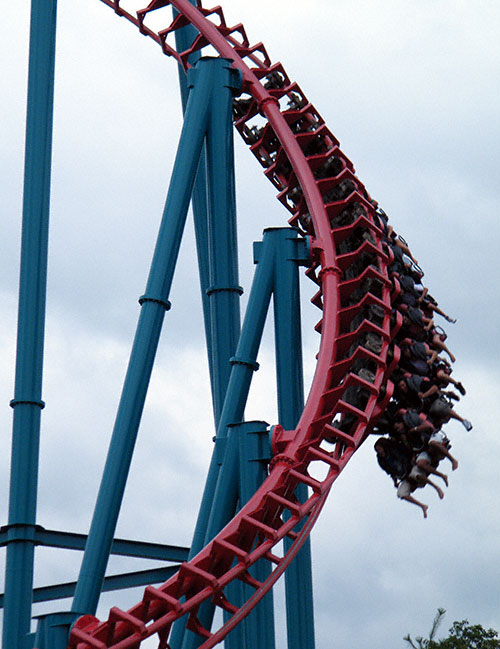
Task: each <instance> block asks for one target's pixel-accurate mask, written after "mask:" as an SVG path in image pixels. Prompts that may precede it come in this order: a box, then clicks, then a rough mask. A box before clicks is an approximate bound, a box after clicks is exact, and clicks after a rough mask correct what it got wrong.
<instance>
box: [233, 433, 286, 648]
mask: <svg viewBox="0 0 500 649" xmlns="http://www.w3.org/2000/svg"><path fill="white" fill-rule="evenodd" d="M234 435H236V436H237V437H238V446H239V492H240V507H243V506H244V505H245V504H246V503H247V502H248V501H249V500H250V498H251V497H252V496H253V495H254V493H255V492H256V491H257V489H258V488H259V487H260V485H261V484H262V483H263V482H264V480H265V479H266V477H267V465H268V464H269V460H270V459H271V444H270V438H269V433H268V425H267V424H266V422H263V421H248V422H244V423H241V424H234V425H232V426H230V436H234ZM250 573H251V574H252V576H253V577H254V578H255V579H258V580H259V581H265V580H266V579H267V577H268V576H269V574H270V565H269V562H268V561H262V562H260V563H259V562H258V563H257V564H256V565H255V566H253V567H252V568H251V569H250ZM241 587H242V589H244V590H247V597H245V600H246V599H248V597H249V596H250V595H252V594H253V592H254V589H253V588H252V587H251V586H248V585H247V584H241ZM229 600H230V601H232V599H231V597H229ZM273 606H274V604H273V592H272V591H271V592H269V593H268V594H267V595H266V596H265V597H264V598H263V599H262V601H261V602H259V604H257V606H256V607H255V608H254V610H253V611H252V612H251V613H250V615H249V616H248V617H246V618H245V619H244V620H243V621H242V622H241V623H240V624H239V625H238V626H237V627H236V629H235V630H234V631H233V632H231V633H230V634H229V636H228V638H227V639H228V640H231V644H230V645H228V646H231V647H234V649H259V647H265V649H274V646H275V638H274V608H273ZM240 627H241V633H240V637H239V638H237V637H235V638H234V640H236V639H237V640H238V641H239V643H240V644H237V643H236V642H232V638H233V634H234V633H235V631H237V630H238V629H239V628H240ZM241 635H243V638H242V637H241Z"/></svg>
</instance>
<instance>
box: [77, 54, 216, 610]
mask: <svg viewBox="0 0 500 649" xmlns="http://www.w3.org/2000/svg"><path fill="white" fill-rule="evenodd" d="M191 83H192V84H193V89H192V91H191V94H190V97H189V101H188V105H187V108H186V116H185V122H184V126H183V129H182V134H181V138H180V142H179V148H178V151H177V156H176V160H175V164H174V169H173V172H172V177H171V181H170V187H169V191H168V195H167V200H166V204H165V209H164V213H163V218H162V222H161V226H160V231H159V235H158V240H157V243H156V248H155V252H154V257H153V261H152V264H151V270H150V274H149V278H148V283H147V287H146V293H145V295H143V296H142V297H141V298H140V300H139V302H140V304H141V314H140V317H139V322H138V325H137V331H136V335H135V339H134V343H133V347H132V352H131V355H130V361H129V366H128V369H127V374H126V377H125V382H124V386H123V390H122V395H121V399H120V404H119V406H118V412H117V416H116V421H115V426H114V429H113V435H112V438H111V443H110V447H109V451H108V456H107V460H106V465H105V468H104V473H103V477H102V481H101V487H100V490H99V494H98V497H97V503H96V507H95V510H94V516H93V519H92V524H91V528H90V532H89V536H88V540H87V544H86V548H85V553H84V557H83V561H82V566H81V569H80V575H79V578H78V582H77V585H76V590H75V597H74V600H73V607H72V610H73V611H75V612H78V613H91V614H93V613H95V610H96V607H97V603H98V601H99V595H100V592H101V587H102V582H103V580H104V574H105V570H106V565H107V562H108V557H109V552H110V549H111V543H112V540H113V536H114V532H115V528H116V522H117V519H118V514H119V510H120V506H121V501H122V498H123V493H124V490H125V484H126V480H127V476H128V471H129V468H130V463H131V460H132V453H133V450H134V445H135V440H136V438H137V432H138V428H139V423H140V419H141V415H142V410H143V407H144V401H145V398H146V392H147V388H148V384H149V379H150V376H151V371H152V367H153V362H154V357H155V354H156V350H157V346H158V340H159V337H160V332H161V327H162V324H163V318H164V314H165V310H166V309H168V308H170V304H169V302H168V296H169V292H170V287H171V283H172V278H173V273H174V269H175V264H176V261H177V256H178V252H179V246H180V242H181V238H182V233H183V230H184V224H185V220H186V214H187V210H188V206H189V201H190V198H191V192H192V188H193V183H194V179H195V175H196V170H197V168H198V161H199V157H200V153H201V148H202V144H203V139H204V137H205V132H206V128H207V122H208V110H209V101H210V94H211V88H212V85H213V79H212V68H211V67H210V66H203V65H200V66H199V67H197V68H195V69H194V70H192V71H191Z"/></svg>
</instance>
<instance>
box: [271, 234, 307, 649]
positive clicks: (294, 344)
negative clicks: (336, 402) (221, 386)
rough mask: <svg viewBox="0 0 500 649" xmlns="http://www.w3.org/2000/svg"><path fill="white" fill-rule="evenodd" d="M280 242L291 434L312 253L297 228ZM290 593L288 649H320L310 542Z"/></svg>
mask: <svg viewBox="0 0 500 649" xmlns="http://www.w3.org/2000/svg"><path fill="white" fill-rule="evenodd" d="M278 241H279V243H278V245H279V250H278V251H277V254H276V267H275V273H276V280H275V287H274V332H275V345H276V378H277V391H278V418H279V423H280V424H281V425H282V426H283V428H285V430H293V429H294V428H295V426H296V425H297V422H298V420H299V417H300V414H301V413H302V410H303V409H304V384H303V372H302V342H301V331H300V321H301V319H300V295H299V275H298V264H305V263H307V262H308V260H309V251H308V248H307V242H306V240H305V239H299V238H297V232H296V231H294V230H293V229H288V228H283V229H281V230H280V231H279V235H278ZM295 495H296V496H297V498H298V499H299V500H300V501H301V502H303V501H305V500H306V499H307V487H306V486H305V485H299V487H298V488H297V490H296V494H295ZM298 529H300V528H298ZM291 544H292V541H291V539H288V538H285V539H284V545H285V551H287V550H288V549H289V547H290V546H291ZM285 592H286V612H287V638H288V649H314V646H315V640H314V610H313V591H312V570H311V544H310V540H309V539H308V540H307V541H306V543H305V544H304V546H303V547H302V549H301V551H300V552H299V554H298V555H297V556H296V558H295V559H294V561H293V562H292V563H291V565H290V566H289V567H288V569H287V571H286V572H285Z"/></svg>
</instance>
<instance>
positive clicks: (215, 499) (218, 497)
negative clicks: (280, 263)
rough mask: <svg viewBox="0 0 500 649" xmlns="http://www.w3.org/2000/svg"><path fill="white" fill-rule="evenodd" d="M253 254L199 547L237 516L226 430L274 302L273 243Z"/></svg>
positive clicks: (240, 410) (238, 415) (206, 615)
mask: <svg viewBox="0 0 500 649" xmlns="http://www.w3.org/2000/svg"><path fill="white" fill-rule="evenodd" d="M254 250H255V261H256V262H258V265H257V269H256V271H255V276H254V280H253V283H252V289H251V291H250V296H249V298H248V304H247V308H246V312H245V318H244V321H243V327H242V329H241V335H240V339H239V342H238V346H237V348H236V355H235V356H234V357H233V358H232V359H231V365H232V368H231V375H230V378H229V385H228V388H227V392H226V398H225V400H224V406H223V408H222V414H221V418H220V422H219V426H218V429H217V441H216V446H217V445H219V446H220V447H222V449H221V451H220V453H221V454H222V458H223V459H222V464H221V467H220V471H219V474H218V477H217V478H216V483H215V488H214V491H213V495H212V498H211V499H210V500H208V499H206V500H205V494H204V500H203V501H202V507H205V508H206V510H205V511H203V512H202V511H201V509H200V515H199V516H200V517H201V515H202V514H203V517H204V518H205V519H206V518H207V512H208V524H207V526H206V532H205V535H204V538H203V539H202V544H201V546H200V547H203V545H205V543H208V541H210V539H212V538H213V537H214V536H215V535H216V534H217V533H218V532H219V531H220V530H221V529H222V528H223V527H224V525H225V524H226V523H227V522H228V521H229V520H231V518H232V517H233V516H234V514H235V512H236V506H237V500H238V493H237V488H235V487H237V485H238V480H239V477H238V474H239V451H238V446H237V445H236V444H232V443H228V442H227V441H226V440H227V427H228V425H229V424H232V423H237V422H240V421H242V420H243V416H244V412H245V405H246V401H247V398H248V393H249V390H250V383H251V380H252V375H253V372H254V371H255V370H257V369H258V364H257V360H256V359H257V353H258V350H259V346H260V341H261V339H262V332H263V330H264V324H265V321H266V316H267V311H268V308H269V302H270V300H271V294H272V288H273V274H274V249H273V245H272V240H271V239H269V238H267V239H266V237H264V241H263V242H262V243H258V244H254ZM216 462H217V455H215V454H214V457H213V458H212V463H216ZM211 466H212V465H211ZM206 491H207V490H206V489H205V492H206ZM200 517H199V519H198V522H199V521H200ZM197 525H198V524H197ZM213 614H214V607H213V605H211V604H209V603H206V604H203V605H202V606H201V607H200V610H199V612H198V617H199V619H200V621H201V623H202V624H203V625H204V626H205V627H207V628H209V627H210V626H211V623H212V618H213ZM201 642H202V639H201V638H200V637H199V636H197V635H196V634H194V633H192V632H191V631H186V633H185V636H184V641H183V644H182V647H183V649H194V648H195V647H197V646H199V645H200V644H201Z"/></svg>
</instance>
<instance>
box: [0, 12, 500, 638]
mask: <svg viewBox="0 0 500 649" xmlns="http://www.w3.org/2000/svg"><path fill="white" fill-rule="evenodd" d="M26 4H28V3H6V6H5V7H3V8H2V9H3V12H2V22H1V24H0V55H1V60H2V61H3V65H2V77H1V81H2V86H3V89H4V92H3V96H4V101H2V103H1V106H0V134H1V138H0V144H1V149H0V150H1V154H0V165H1V167H0V186H1V195H2V220H1V239H0V240H1V243H0V250H1V256H0V260H1V261H0V264H1V272H0V292H1V304H2V318H1V320H0V346H1V351H2V363H1V365H0V418H1V424H2V427H1V430H2V449H3V452H2V453H1V454H0V474H1V478H0V480H1V482H0V493H1V494H2V498H0V522H2V523H3V522H6V521H7V495H8V471H9V462H10V459H9V454H10V450H9V449H10V436H11V420H12V413H11V409H10V408H9V407H8V403H9V400H10V399H11V398H12V396H13V379H14V349H15V328H16V309H17V306H16V301H17V295H16V294H17V282H18V268H19V242H20V214H21V203H22V173H23V147H24V120H25V93H26V76H27V67H26V64H27V53H28V29H29V15H28V8H27V7H26V6H25V5H26ZM132 5H133V3H132ZM124 6H130V3H128V4H127V3H124ZM135 6H136V8H139V7H138V5H135ZM225 12H226V15H227V17H228V22H229V23H237V22H240V21H241V22H243V23H244V25H245V27H246V29H247V33H248V35H249V37H250V40H251V41H252V42H257V41H263V42H264V43H265V44H266V47H267V49H268V52H269V54H270V56H271V58H272V60H273V61H278V60H280V61H281V62H282V63H283V64H284V66H285V68H286V70H287V71H288V73H289V75H290V77H291V78H292V79H294V80H296V81H297V82H298V83H299V84H300V86H301V87H302V88H303V90H304V92H305V93H306V95H307V96H308V97H309V98H310V100H311V101H312V102H313V104H314V105H315V106H316V108H317V109H318V111H319V112H320V114H321V115H322V116H323V117H324V119H325V120H326V122H327V124H328V125H329V127H330V129H331V130H332V132H333V133H334V134H335V135H336V136H337V137H338V138H339V140H340V142H341V146H342V149H343V151H344V152H345V153H346V154H347V155H348V157H349V158H350V159H351V160H352V161H353V162H354V164H355V167H356V170H357V173H358V175H359V177H360V178H361V180H362V181H363V182H364V183H365V185H366V187H367V188H368V190H369V191H370V193H371V194H372V196H373V197H374V198H376V199H377V200H378V201H379V202H380V204H381V206H382V207H383V208H384V209H385V210H386V211H387V213H388V214H389V216H390V218H391V222H392V223H393V225H394V227H395V229H396V230H397V231H398V232H400V233H401V234H403V235H404V236H405V238H406V239H407V240H408V242H409V243H410V245H411V248H412V250H413V252H414V255H415V256H416V257H417V258H418V260H419V261H420V263H421V265H422V267H423V268H424V270H425V271H426V277H425V280H426V284H427V286H428V287H429V288H430V290H431V292H432V294H433V295H434V296H435V297H436V298H437V299H438V300H439V302H440V304H441V305H442V307H443V308H444V309H445V310H446V311H447V312H449V313H450V314H451V315H454V316H456V317H457V318H458V323H457V324H456V325H454V326H453V325H447V326H446V329H447V331H448V333H449V344H450V347H451V348H452V350H453V352H454V353H455V355H456V357H457V361H456V364H455V370H454V376H456V377H457V378H458V379H460V380H462V381H463V383H464V384H465V386H466V387H467V390H468V394H467V397H466V398H465V399H463V400H462V402H461V403H460V405H459V412H461V413H462V414H463V415H464V416H466V417H467V418H469V419H471V420H472V422H473V424H474V430H473V431H472V432H471V433H466V432H465V431H464V429H463V427H462V426H461V425H460V424H458V423H452V424H448V426H447V429H446V430H447V432H448V434H449V436H450V438H451V440H452V443H453V453H454V455H455V456H456V457H457V458H458V460H459V462H460V467H459V470H458V471H456V472H455V473H454V474H453V475H451V476H450V487H449V489H448V491H447V493H446V497H445V499H444V501H442V502H441V501H438V498H437V496H436V494H435V493H434V492H428V491H427V490H425V491H423V492H420V493H421V495H422V499H423V500H424V501H425V502H427V503H428V504H429V505H430V509H429V518H428V520H427V521H424V520H423V518H422V517H421V513H420V511H419V510H418V509H417V508H416V507H412V506H410V505H408V504H406V503H401V502H399V501H398V500H397V498H396V495H395V491H394V489H393V487H392V483H391V481H390V479H389V478H388V477H387V476H386V475H385V474H384V473H383V472H382V471H381V470H380V469H379V468H378V465H377V463H376V460H375V456H374V453H373V450H372V444H371V442H368V443H367V444H366V445H365V446H364V447H363V448H362V449H361V450H360V451H359V452H358V453H357V454H356V456H355V457H354V459H353V460H352V462H351V463H350V465H349V466H348V468H347V469H346V470H345V472H344V473H343V474H342V476H341V478H340V479H339V480H338V481H337V483H336V484H335V487H334V489H333V491H332V494H331V496H330V499H329V501H328V502H327V504H326V506H325V509H324V511H323V513H322V516H321V518H320V520H319V522H318V524H317V525H316V528H315V529H314V531H313V558H314V580H315V609H316V632H317V643H316V644H317V648H318V649H331V648H332V649H401V648H402V647H404V646H405V643H404V642H403V640H402V638H403V636H404V635H405V634H406V633H408V632H411V633H412V634H413V635H415V634H419V633H425V632H426V631H427V630H428V628H429V626H430V623H431V620H432V618H433V616H434V613H435V610H436V608H437V607H438V606H442V607H444V608H446V609H447V610H448V614H447V618H446V620H445V623H444V625H443V631H445V630H446V628H447V625H448V626H449V625H450V624H451V622H452V621H453V620H454V619H462V618H464V617H468V618H469V619H470V620H471V621H472V622H474V623H481V624H483V625H485V626H493V627H494V628H497V629H500V595H499V590H500V589H499V586H498V584H499V583H500V568H499V566H500V561H499V559H500V557H499V547H500V507H499V504H498V503H499V498H498V496H499V494H500V477H499V476H500V472H499V470H498V463H499V461H500V438H499V425H498V415H499V406H498V403H499V399H498V395H499V393H500V370H499V362H500V357H499V345H498V333H497V330H498V325H499V323H498V316H497V313H498V299H499V291H498V280H499V271H498V262H497V257H498V240H499V234H500V220H499V199H498V187H499V169H500V160H499V155H498V150H499V144H500V142H499V140H500V132H499V120H498V115H499V113H500V99H499V97H498V78H499V72H500V50H499V48H498V33H500V6H499V4H498V2H497V1H496V0H475V1H474V2H472V1H469V2H467V1H466V0H433V1H431V0H418V1H417V0H407V1H405V2H403V1H401V0H399V1H398V0H378V1H377V2H369V1H368V0H364V1H363V0H351V1H350V2H333V1H332V0H309V2H307V3H302V2H295V1H294V0H288V1H285V0H273V2H272V3H269V2H266V1H264V0H253V2H252V3H249V2H243V0H231V2H228V3H227V7H225ZM58 21H59V31H58V36H57V50H58V58H57V64H56V68H57V70H56V93H55V128H54V151H53V160H54V166H53V182H52V210H51V237H50V262H49V292H48V305H47V338H46V354H45V380H44V390H43V398H44V400H45V401H46V402H47V407H46V409H45V410H44V411H43V415H42V437H41V460H40V479H39V487H40V493H39V511H38V522H39V523H40V524H41V525H43V526H45V527H47V528H55V529H64V530H68V531H74V532H86V531H87V530H88V525H89V522H90V517H91V513H92V508H93V504H94V500H95V496H96V492H97V488H98V484H99V477H100V472H101V470H102V466H103V463H104V460H105V455H106V448H107V443H108V440H109V437H110V433H111V429H112V426H113V421H114V414H115V411H116V405H117V402H118V399H119V396H120V390H121V384H122V381H123V377H124V374H125V368H126V364H127V357H128V353H129V350H130V346H131V341H132V336H133V333H134V330H135V325H136V321H137V316H138V312H139V306H138V304H137V298H138V297H139V296H140V295H142V293H143V292H144V286H145V282H146V277H147V272H148V267H149V262H150V258H151V254H152V248H153V245H154V241H155V237H156V232H157V228H158V224H159V219H160V216H161V211H162V207H163V202H164V199H165V194H166V190H167V187H168V179H169V173H170V169H171V165H172V161H173V156H174V154H175V147H176V143H177V139H178V134H179V129H180V125H181V122H180V106H179V92H178V88H177V71H176V65H175V63H174V61H173V60H169V59H167V58H166V57H164V56H163V55H162V54H161V51H160V48H159V47H158V46H156V45H155V44H154V43H153V42H152V41H148V39H144V38H141V37H140V35H139V34H138V33H137V32H136V31H135V30H134V28H133V27H132V26H131V25H130V24H129V23H127V22H126V21H124V20H119V19H118V18H117V16H115V15H114V13H113V12H112V11H111V10H110V9H108V8H107V7H105V6H104V5H103V4H101V3H100V2H98V0H71V2H69V1H66V2H64V1H63V0H60V2H59V10H58ZM236 158H237V194H238V195H237V202H238V212H239V243H240V258H241V271H240V272H241V283H242V285H243V286H244V287H245V296H246V295H248V290H249V287H250V281H251V276H252V272H253V266H252V263H251V259H252V255H251V244H252V241H254V240H257V239H259V238H260V237H261V232H262V229H263V228H264V227H268V226H276V225H284V224H285V223H286V220H287V218H288V215H287V212H286V211H285V210H284V209H283V208H282V206H280V204H278V202H277V201H276V200H275V198H274V194H275V190H274V189H273V187H272V186H271V185H270V183H269V182H268V181H267V180H266V179H265V178H264V177H263V174H262V173H261V170H260V167H259V165H258V164H257V163H256V161H255V160H254V159H253V156H252V155H251V154H250V153H249V152H248V151H247V150H246V149H245V147H244V146H243V145H242V143H241V142H239V141H237V142H236ZM191 230H192V226H191V224H190V223H189V224H188V228H187V233H186V238H185V241H184V243H183V249H182V253H181V257H180V260H179V266H178V272H177V275H176V277H175V280H174V286H173V289H172V295H171V300H172V304H173V308H172V311H171V312H169V313H168V314H167V316H166V318H165V327H164V334H163V336H162V341H161V345H160V350H159V353H158V358H157V365H156V368H155V371H154V375H153V379H152V383H151V388H150V392H149V396H148V402H147V406H146V410H145V414H144V417H143V422H142V425H141V430H140V434H139V441H138V444H137V451H136V455H135V458H134V464H133V467H132V471H131V476H130V480H129V484H128V487H127V492H126V497H125V502H124V504H123V510H122V515H121V517H120V521H119V525H118V530H117V535H118V536H120V537H122V538H123V537H125V538H135V539H146V540H151V541H158V542H165V543H171V544H179V545H188V544H189V543H190V541H191V534H192V529H193V524H194V519H195V516H196V513H197V510H198V503H199V498H200V494H201V490H202V486H203V482H204V475H205V471H206V468H207V465H208V461H209V457H210V453H211V441H210V440H211V437H212V435H213V431H212V415H211V410H210V408H211V406H210V395H209V393H208V391H207V367H206V360H205V352H204V350H203V333H202V325H201V314H200V305H199V289H198V280H197V271H196V260H195V255H194V248H193V245H194V244H193V237H192V233H191ZM303 289H304V291H303V305H304V306H303V309H304V314H303V315H304V358H305V371H306V379H307V380H310V378H311V376H312V373H313V371H314V354H315V351H316V348H317V345H318V336H317V334H315V333H314V332H313V331H312V324H313V323H314V321H315V320H314V319H315V318H317V312H316V313H315V312H314V311H315V310H314V308H313V307H311V306H310V305H309V303H308V299H309V297H310V296H311V295H312V294H313V292H314V289H313V287H312V285H311V284H310V283H309V282H307V281H305V282H304V283H303ZM245 296H244V299H243V303H245ZM186 315H188V316H189V317H188V318H186ZM268 338H269V337H268ZM268 338H266V341H265V344H264V346H263V349H262V352H261V356H260V358H259V361H260V363H261V366H262V369H261V370H260V371H259V373H258V376H257V379H258V381H257V382H256V384H255V386H254V389H253V391H252V397H251V403H250V405H249V407H248V409H247V413H246V417H247V419H264V420H266V421H268V422H269V423H271V424H272V423H275V422H276V407H275V404H274V403H273V402H272V401H271V400H270V399H269V396H268V395H269V394H270V393H272V391H273V381H274V375H273V372H274V370H273V367H272V366H273V350H272V346H271V344H270V340H268ZM448 468H449V467H447V470H448ZM38 556H39V563H38V564H37V566H36V574H35V581H36V585H47V584H50V583H56V582H59V581H67V580H72V579H75V578H76V576H77V573H78V568H79V556H77V555H76V554H74V553H69V552H62V551H58V550H52V551H51V550H44V551H40V552H39V554H38ZM145 565H146V562H137V563H132V562H130V561H127V560H123V559H120V560H116V559H113V560H112V561H111V563H110V573H113V572H115V573H116V572H121V571H123V572H125V571H130V570H134V569H135V567H137V568H138V569H140V568H142V567H144V566H145ZM147 565H148V566H149V565H150V564H147ZM2 572H3V570H2ZM280 597H281V590H280V587H278V596H277V598H278V599H279V598H280ZM139 599H140V591H139V592H138V591H135V592H131V591H127V592H124V593H123V592H122V593H120V594H118V595H116V594H115V595H106V596H105V597H103V602H102V605H101V608H100V610H99V616H100V617H101V618H104V617H106V615H107V613H106V610H107V608H109V606H111V605H113V604H119V605H120V606H121V607H125V608H128V607H130V606H131V605H133V604H134V603H135V602H136V601H138V600H139ZM66 606H67V601H66V602H62V603H59V604H49V605H46V606H44V607H43V608H42V607H41V606H40V607H37V608H36V609H35V613H38V612H41V611H46V610H62V609H64V608H65V607H66ZM278 621H279V622H278V626H279V627H280V628H279V633H278V635H279V642H278V649H284V643H283V628H282V627H283V620H282V617H280V615H278Z"/></svg>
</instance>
